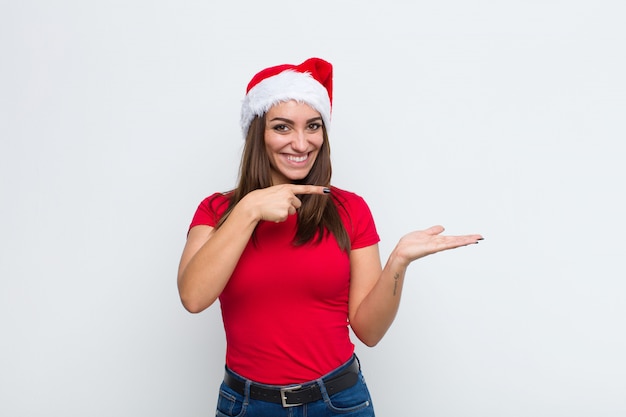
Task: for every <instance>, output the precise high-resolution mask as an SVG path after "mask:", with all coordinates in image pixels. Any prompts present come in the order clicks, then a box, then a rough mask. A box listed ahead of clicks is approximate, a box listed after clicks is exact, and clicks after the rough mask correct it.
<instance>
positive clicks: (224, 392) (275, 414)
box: [215, 357, 374, 417]
mask: <svg viewBox="0 0 626 417" xmlns="http://www.w3.org/2000/svg"><path fill="white" fill-rule="evenodd" d="M354 360H358V359H356V357H355V358H354ZM351 362H352V359H351V360H350V361H349V362H347V363H346V364H344V365H342V366H340V367H339V368H337V369H335V370H334V371H332V372H331V373H329V374H328V375H325V376H324V377H323V378H328V377H332V376H333V375H336V374H337V373H339V372H341V371H342V370H343V369H345V368H346V367H347V366H348V365H349V364H350V363H351ZM227 372H230V373H231V374H232V375H234V376H236V377H238V378H240V379H241V380H243V381H246V395H240V394H238V393H236V392H235V391H233V390H232V389H230V387H228V386H227V385H226V384H224V383H222V385H221V387H220V393H219V397H218V401H217V412H216V414H215V415H216V416H217V417H244V416H246V417H332V416H345V417H374V407H373V406H372V400H371V398H370V394H369V391H368V389H367V385H366V384H365V379H364V378H363V374H362V373H361V371H359V380H358V382H357V383H356V384H354V385H353V386H352V387H350V388H348V389H345V390H343V391H341V392H338V393H336V394H333V395H332V396H329V395H328V393H327V392H326V388H325V387H324V383H323V382H322V378H320V379H318V380H316V381H311V382H310V384H318V385H319V387H320V390H321V392H322V396H323V398H322V399H320V400H318V401H314V402H310V403H308V404H303V405H299V406H296V407H287V408H284V407H283V406H282V405H281V404H275V403H271V402H265V401H261V400H255V399H252V398H250V397H249V387H250V382H251V381H249V380H246V379H245V378H242V377H240V376H239V375H237V374H235V373H233V372H232V371H230V370H227ZM302 385H303V386H304V385H308V383H307V384H302ZM267 387H272V386H270V385H267Z"/></svg>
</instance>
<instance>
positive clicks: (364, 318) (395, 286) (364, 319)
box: [350, 253, 407, 346]
mask: <svg viewBox="0 0 626 417" xmlns="http://www.w3.org/2000/svg"><path fill="white" fill-rule="evenodd" d="M406 269H407V267H406V265H404V264H403V263H402V262H400V261H399V259H398V258H397V256H396V255H395V253H392V254H391V255H390V257H389V259H388V260H387V263H386V264H385V267H384V268H383V270H382V272H381V273H380V276H379V278H378V280H377V281H376V284H375V285H374V287H373V288H372V290H371V291H370V292H369V293H368V294H367V296H366V297H365V298H364V299H363V301H362V302H361V304H360V305H359V307H358V309H357V311H356V314H355V315H354V317H353V318H352V320H351V321H350V324H351V327H352V329H353V331H354V333H355V334H356V336H357V337H358V338H359V339H360V340H361V341H362V342H363V343H365V344H366V345H367V346H375V345H376V344H378V342H380V340H381V339H382V338H383V336H384V335H385V333H386V332H387V330H389V327H390V326H391V324H392V323H393V321H394V319H395V317H396V314H397V312H398V307H399V305H400V296H401V295H402V287H403V285H404V277H405V274H406Z"/></svg>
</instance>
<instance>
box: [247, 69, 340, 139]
mask: <svg viewBox="0 0 626 417" xmlns="http://www.w3.org/2000/svg"><path fill="white" fill-rule="evenodd" d="M289 100H296V101H299V102H303V103H306V104H308V105H309V106H311V107H312V108H314V109H315V110H317V111H318V112H319V113H320V115H321V116H322V120H323V121H324V125H325V126H326V129H327V130H328V129H329V127H330V114H331V104H330V98H329V97H328V91H327V90H326V88H324V86H323V85H322V84H320V83H319V82H318V81H317V80H316V79H315V78H313V77H312V76H311V74H309V73H306V72H297V71H293V70H286V71H283V72H281V73H280V74H277V75H274V76H272V77H268V78H266V79H264V80H263V81H261V82H259V83H258V84H257V85H255V86H254V87H252V88H251V89H250V91H249V92H248V94H247V95H246V97H245V98H244V99H243V103H242V106H241V130H242V131H243V136H244V138H245V137H246V135H247V134H248V129H249V127H250V123H252V120H253V119H254V117H255V116H262V115H264V114H265V113H267V111H268V110H269V109H270V108H271V107H272V106H273V105H275V104H278V103H281V102H284V101H289Z"/></svg>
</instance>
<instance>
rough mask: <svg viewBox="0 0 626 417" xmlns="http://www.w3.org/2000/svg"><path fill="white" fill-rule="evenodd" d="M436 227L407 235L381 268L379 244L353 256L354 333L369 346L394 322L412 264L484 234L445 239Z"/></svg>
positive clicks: (351, 307) (351, 309) (351, 305)
mask: <svg viewBox="0 0 626 417" xmlns="http://www.w3.org/2000/svg"><path fill="white" fill-rule="evenodd" d="M443 230H444V229H443V227H442V226H433V227H431V228H429V229H426V230H423V231H416V232H412V233H409V234H408V235H406V236H404V237H403V238H402V239H400V241H399V242H398V244H397V245H396V247H395V248H394V250H393V251H392V252H391V255H390V256H389V259H388V260H387V263H386V264H385V268H384V269H383V268H382V267H381V263H380V255H379V252H378V245H372V246H368V247H365V248H361V249H355V250H353V251H352V252H351V253H350V268H351V277H350V300H349V319H350V326H351V327H352V330H353V331H354V334H355V335H356V336H357V337H358V338H359V339H360V340H361V341H362V342H363V343H365V344H366V345H367V346H375V345H376V344H377V343H378V342H380V340H381V339H382V338H383V336H384V335H385V333H386V332H387V330H388V329H389V327H390V326H391V323H393V320H394V318H395V317H396V313H397V312H398V306H399V305H400V295H401V293H402V286H403V284H404V276H405V274H406V270H407V268H408V266H409V265H410V263H411V262H413V261H414V260H416V259H419V258H423V257H424V256H427V255H430V254H433V253H436V252H441V251H444V250H448V249H453V248H458V247H460V246H466V245H469V244H472V243H478V241H479V240H482V236H480V235H465V236H442V235H441V233H442V232H443Z"/></svg>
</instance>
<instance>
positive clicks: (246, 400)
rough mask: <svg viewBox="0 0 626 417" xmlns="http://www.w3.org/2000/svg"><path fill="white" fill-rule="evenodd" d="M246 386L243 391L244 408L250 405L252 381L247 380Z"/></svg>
mask: <svg viewBox="0 0 626 417" xmlns="http://www.w3.org/2000/svg"><path fill="white" fill-rule="evenodd" d="M244 381H245V382H246V386H245V387H244V389H243V406H244V407H247V406H248V404H250V386H251V385H252V381H250V380H249V379H248V378H245V379H244Z"/></svg>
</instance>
